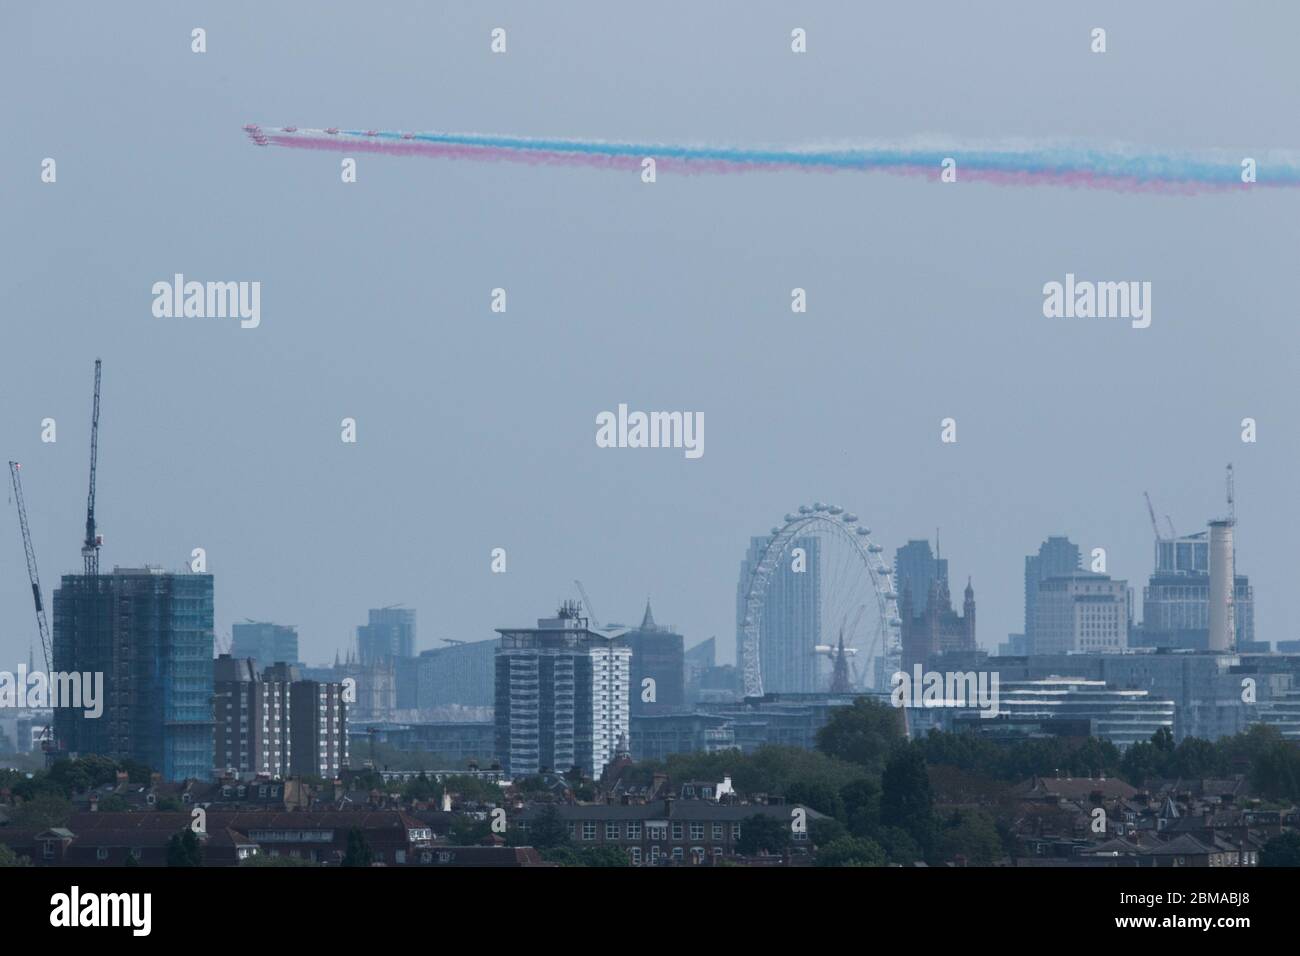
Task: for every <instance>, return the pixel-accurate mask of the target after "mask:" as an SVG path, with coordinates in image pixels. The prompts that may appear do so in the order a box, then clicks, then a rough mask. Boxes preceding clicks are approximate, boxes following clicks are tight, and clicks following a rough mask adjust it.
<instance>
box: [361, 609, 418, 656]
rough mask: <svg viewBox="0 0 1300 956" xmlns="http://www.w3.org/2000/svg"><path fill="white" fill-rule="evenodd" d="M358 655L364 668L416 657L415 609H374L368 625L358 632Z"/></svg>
mask: <svg viewBox="0 0 1300 956" xmlns="http://www.w3.org/2000/svg"><path fill="white" fill-rule="evenodd" d="M357 654H358V656H359V658H360V663H361V666H362V667H368V666H370V665H372V664H379V663H382V662H384V661H387V660H390V659H392V658H395V657H414V656H415V611H414V609H412V608H404V607H385V608H371V610H370V614H369V621H368V623H366V624H362V625H360V626H359V627H358V628H357Z"/></svg>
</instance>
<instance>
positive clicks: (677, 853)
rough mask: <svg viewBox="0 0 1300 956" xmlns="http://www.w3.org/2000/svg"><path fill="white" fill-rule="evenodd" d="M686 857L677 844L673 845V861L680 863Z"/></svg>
mask: <svg viewBox="0 0 1300 956" xmlns="http://www.w3.org/2000/svg"><path fill="white" fill-rule="evenodd" d="M685 858H686V852H685V851H684V850H683V849H682V848H681V847H679V846H675V847H673V862H674V863H680V862H682V860H684V859H685Z"/></svg>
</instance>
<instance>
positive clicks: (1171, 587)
mask: <svg viewBox="0 0 1300 956" xmlns="http://www.w3.org/2000/svg"><path fill="white" fill-rule="evenodd" d="M1232 591H1233V595H1232V625H1233V627H1232V630H1233V635H1234V637H1235V639H1236V643H1237V645H1238V646H1240V645H1242V644H1247V645H1248V644H1249V643H1250V642H1253V641H1254V640H1255V593H1254V590H1253V589H1252V588H1251V586H1250V578H1249V577H1247V576H1246V575H1244V574H1234V575H1233V585H1232ZM1134 638H1135V640H1134V643H1135V644H1137V645H1140V646H1143V647H1176V648H1187V649H1192V650H1201V651H1203V650H1208V649H1209V648H1210V537H1209V534H1208V533H1207V532H1205V531H1199V532H1197V533H1195V534H1189V535H1182V536H1180V537H1176V538H1161V539H1159V540H1158V541H1156V561H1155V570H1154V571H1153V572H1152V573H1151V578H1150V580H1149V581H1148V582H1147V586H1146V587H1145V588H1144V589H1143V591H1142V627H1141V628H1140V629H1138V630H1136V632H1135V634H1134Z"/></svg>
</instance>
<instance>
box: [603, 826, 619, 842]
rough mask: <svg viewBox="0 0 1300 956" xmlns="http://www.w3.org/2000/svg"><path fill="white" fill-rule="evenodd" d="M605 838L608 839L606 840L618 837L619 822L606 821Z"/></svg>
mask: <svg viewBox="0 0 1300 956" xmlns="http://www.w3.org/2000/svg"><path fill="white" fill-rule="evenodd" d="M605 839H606V840H617V839H618V824H617V823H606V824H605Z"/></svg>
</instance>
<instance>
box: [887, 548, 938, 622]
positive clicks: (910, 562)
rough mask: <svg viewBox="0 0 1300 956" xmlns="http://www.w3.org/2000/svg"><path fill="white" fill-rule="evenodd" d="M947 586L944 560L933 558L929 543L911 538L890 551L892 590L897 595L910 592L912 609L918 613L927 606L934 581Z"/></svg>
mask: <svg viewBox="0 0 1300 956" xmlns="http://www.w3.org/2000/svg"><path fill="white" fill-rule="evenodd" d="M936 580H939V581H941V582H942V583H943V587H944V589H945V590H946V589H947V587H948V559H947V558H940V557H937V556H936V555H935V554H934V552H932V551H931V550H930V542H929V541H926V540H925V539H913V540H911V541H908V542H907V544H905V545H903V546H902V547H901V548H899V549H898V550H896V551H895V552H894V589H895V590H896V591H897V592H898V593H899V594H900V595H901V594H902V593H903V592H905V591H911V592H912V609H913V610H914V611H915V612H916V613H918V614H921V613H923V612H924V611H925V609H926V607H927V606H928V602H929V599H930V589H931V587H932V586H933V585H934V583H935V581H936Z"/></svg>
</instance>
